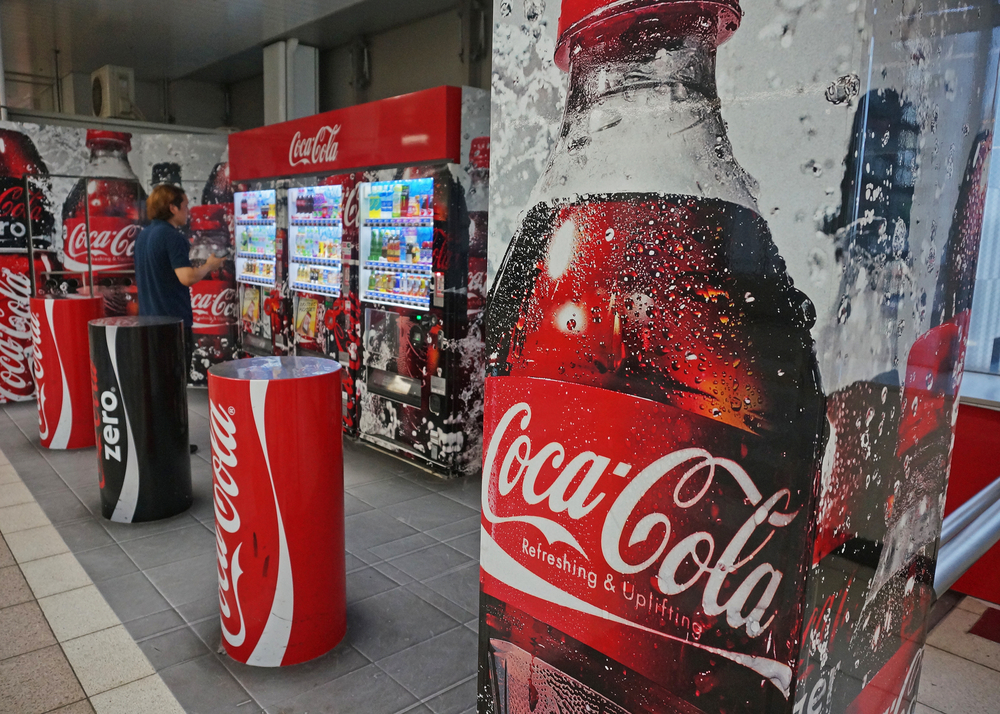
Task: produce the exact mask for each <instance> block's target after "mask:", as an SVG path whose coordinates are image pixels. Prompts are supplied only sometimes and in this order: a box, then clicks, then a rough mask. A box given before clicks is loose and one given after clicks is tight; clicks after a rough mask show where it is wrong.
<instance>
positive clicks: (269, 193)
mask: <svg viewBox="0 0 1000 714" xmlns="http://www.w3.org/2000/svg"><path fill="white" fill-rule="evenodd" d="M234 198H235V203H236V220H239V221H268V220H271V219H273V218H274V201H275V192H274V191H273V190H265V191H247V192H244V193H237V194H236V196H235V197H234Z"/></svg>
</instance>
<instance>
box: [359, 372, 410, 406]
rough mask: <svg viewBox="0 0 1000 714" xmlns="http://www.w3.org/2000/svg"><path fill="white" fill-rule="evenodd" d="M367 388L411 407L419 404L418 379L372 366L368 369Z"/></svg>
mask: <svg viewBox="0 0 1000 714" xmlns="http://www.w3.org/2000/svg"><path fill="white" fill-rule="evenodd" d="M367 382H368V389H369V391H371V392H373V393H374V394H378V395H380V396H383V397H385V398H386V399H392V400H393V401H397V402H402V403H403V404H409V405H410V406H411V407H419V406H421V398H420V392H421V384H420V380H419V379H413V378H412V377H404V376H403V375H401V374H395V373H393V372H386V371H385V370H384V369H376V368H374V367H372V368H370V369H369V370H368V380H367Z"/></svg>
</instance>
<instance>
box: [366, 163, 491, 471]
mask: <svg viewBox="0 0 1000 714" xmlns="http://www.w3.org/2000/svg"><path fill="white" fill-rule="evenodd" d="M374 178H377V179H378V180H377V181H373V182H366V183H363V184H362V185H361V189H360V191H359V200H360V206H361V211H360V220H359V222H360V224H361V229H360V240H359V250H360V262H361V270H360V287H361V314H362V318H363V325H362V330H363V332H362V335H363V339H364V349H363V351H362V355H363V364H364V379H365V387H366V393H365V395H364V397H363V399H362V408H361V438H362V439H364V440H366V441H369V442H371V443H373V444H376V445H378V446H380V447H382V448H385V449H388V450H390V451H395V452H397V453H403V454H407V455H409V456H411V457H413V458H416V459H418V460H419V461H421V462H422V463H424V464H425V465H427V466H429V467H430V468H432V469H434V470H435V471H437V472H439V473H442V474H459V473H468V472H471V471H472V470H473V469H474V468H475V467H476V466H477V464H475V462H471V461H470V460H469V458H468V457H467V456H465V455H464V454H463V452H464V451H465V450H466V449H469V448H470V446H472V447H473V449H472V451H473V452H474V453H476V454H478V448H476V447H477V445H478V439H470V434H469V431H470V430H469V427H470V426H471V425H472V424H475V425H476V428H478V424H479V419H478V417H479V411H478V410H479V406H480V402H479V398H480V395H481V392H480V391H479V389H480V388H481V383H480V380H479V378H478V375H477V374H476V373H475V371H474V370H475V369H476V368H477V367H478V366H479V365H480V364H481V361H480V360H481V359H482V350H481V348H480V344H481V339H482V337H481V335H482V332H481V325H482V320H481V318H482V309H481V308H482V305H481V304H480V303H478V302H477V301H476V300H475V295H474V293H471V292H470V290H469V286H470V284H472V285H473V286H474V285H477V284H482V283H483V282H484V281H485V274H484V273H485V265H479V266H478V267H479V268H480V270H482V271H483V274H481V275H479V276H477V275H475V273H474V271H475V269H476V268H477V264H476V263H475V262H474V261H471V260H470V238H471V237H472V236H473V235H474V234H475V229H474V227H473V225H472V223H471V221H470V218H469V210H468V203H467V201H466V195H465V192H464V191H463V190H462V187H461V185H460V184H459V183H458V182H457V181H455V179H454V177H453V175H452V173H451V172H450V171H449V168H448V167H447V166H439V167H415V168H410V169H404V170H395V171H394V170H387V171H379V172H377V173H376V175H375V176H374Z"/></svg>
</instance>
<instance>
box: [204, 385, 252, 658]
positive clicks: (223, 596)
mask: <svg viewBox="0 0 1000 714" xmlns="http://www.w3.org/2000/svg"><path fill="white" fill-rule="evenodd" d="M210 409H211V418H212V425H211V426H212V429H211V441H212V472H213V475H214V493H215V523H216V525H217V526H218V528H219V529H220V530H221V531H222V532H220V533H219V534H218V537H217V538H216V539H215V542H216V550H217V554H218V566H219V608H220V610H221V612H222V636H223V637H224V638H225V639H226V642H228V643H229V644H230V645H231V646H233V647H239V646H240V645H242V644H243V642H244V641H245V640H246V636H247V627H246V620H245V618H244V616H243V607H242V604H241V603H240V592H239V582H240V576H241V575H242V574H243V568H242V567H241V566H240V550H241V549H242V548H243V543H242V541H240V543H239V545H237V546H236V549H235V550H234V551H233V552H232V554H231V555H230V553H229V548H228V546H227V545H226V538H225V536H224V535H223V533H228V534H229V535H236V534H238V533H239V532H240V526H241V523H240V513H239V511H238V510H237V509H236V503H235V499H236V498H237V497H238V496H239V494H240V489H239V486H238V485H237V484H236V479H235V478H233V475H232V472H231V469H235V468H236V466H237V463H238V461H237V459H236V448H237V443H236V423H235V422H234V421H233V419H232V415H233V414H234V413H235V410H234V409H233V408H232V407H229V408H228V409H226V408H223V407H222V406H221V405H220V404H217V403H215V402H211V403H210ZM230 598H231V599H232V601H230ZM234 608H235V617H234ZM236 625H238V626H236Z"/></svg>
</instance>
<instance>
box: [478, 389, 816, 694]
mask: <svg viewBox="0 0 1000 714" xmlns="http://www.w3.org/2000/svg"><path fill="white" fill-rule="evenodd" d="M484 443H485V445H486V452H485V458H484V466H483V473H484V475H485V476H486V477H487V483H486V484H485V485H484V490H483V504H482V506H483V528H484V534H483V546H482V568H483V589H484V591H485V592H486V593H487V594H489V595H492V596H494V597H497V598H499V599H501V600H503V601H505V602H512V603H517V604H518V607H519V608H522V609H524V610H525V611H526V612H528V613H529V614H531V615H532V616H534V617H535V618H537V619H538V620H541V621H543V622H545V623H547V624H549V625H551V626H553V627H556V628H558V629H559V630H561V631H562V632H565V633H567V634H568V635H570V636H571V637H574V638H576V639H578V640H580V641H581V642H583V643H585V644H587V645H589V646H591V647H593V648H595V649H597V650H599V651H601V652H603V653H605V654H606V655H608V656H609V657H611V658H613V659H614V660H616V661H618V662H621V663H623V664H625V665H626V666H628V667H629V668H631V669H633V670H635V671H636V672H638V673H639V674H641V675H643V676H645V677H647V678H648V679H650V680H652V681H654V682H656V683H658V684H661V685H662V686H664V687H665V688H667V689H668V690H670V691H673V692H675V693H677V694H679V695H680V696H683V697H685V698H688V699H689V700H691V699H692V698H694V697H697V696H698V694H699V692H698V688H699V687H708V686H712V685H711V684H709V683H706V682H699V681H693V680H692V677H691V672H692V671H700V670H698V669H697V667H698V666H699V663H701V662H702V661H703V660H704V661H705V662H715V663H727V664H728V667H727V664H720V665H719V666H713V667H712V669H715V670H716V674H713V675H712V676H713V677H714V676H716V675H717V676H718V677H719V678H720V680H724V679H725V678H726V676H727V674H726V672H727V670H728V671H730V672H733V671H735V670H733V669H731V668H732V667H735V668H737V670H738V671H741V672H742V673H743V676H745V675H748V674H749V675H750V677H751V679H752V678H753V677H754V676H755V675H759V677H760V678H761V679H762V680H764V681H766V682H770V685H773V687H776V688H777V690H778V691H777V692H775V691H774V689H773V688H771V690H770V694H768V693H766V692H762V697H769V698H773V697H774V696H777V697H778V698H779V699H782V698H787V697H788V696H789V694H790V689H791V684H792V674H793V671H792V670H793V665H794V660H795V654H796V652H797V629H798V628H797V623H799V622H801V617H800V613H799V607H800V606H799V605H798V603H801V602H802V590H803V586H804V582H805V577H804V575H805V573H804V568H805V565H806V563H805V560H806V558H805V557H804V556H805V555H806V554H807V553H808V548H807V547H806V544H807V543H808V538H809V533H808V523H809V514H808V512H807V505H808V499H809V497H810V494H809V493H808V492H807V491H806V490H803V489H801V488H798V487H796V484H802V483H804V484H807V485H808V484H811V482H812V479H811V478H808V477H807V478H803V477H802V475H801V474H796V473H793V472H792V470H791V469H788V468H787V467H785V466H783V465H782V463H781V462H782V454H781V453H780V448H779V447H777V446H775V445H773V444H771V443H770V440H768V439H767V438H764V437H761V436H757V435H754V434H752V433H750V432H747V431H745V430H741V429H737V428H734V427H732V426H729V425H727V424H725V423H723V422H721V421H717V420H714V419H710V418H706V417H700V416H695V415H692V414H691V413H689V412H684V411H681V410H679V409H677V408H675V407H672V406H669V405H666V404H662V403H657V402H653V401H650V400H646V399H641V398H636V397H634V396H630V395H626V394H620V393H617V392H612V391H608V390H603V389H598V388H595V387H589V386H583V385H574V384H568V383H565V382H557V381H552V380H546V379H537V378H520V377H498V378H497V377H494V378H489V379H488V380H487V392H486V407H485V442H484ZM540 656H541V655H540ZM680 662H686V663H688V664H687V665H686V666H681V665H679V664H678V663H680ZM692 667H694V668H695V669H693V668H692ZM695 680H697V678H695ZM766 688H768V686H767V685H765V689H766ZM766 700H767V699H764V701H766Z"/></svg>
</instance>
